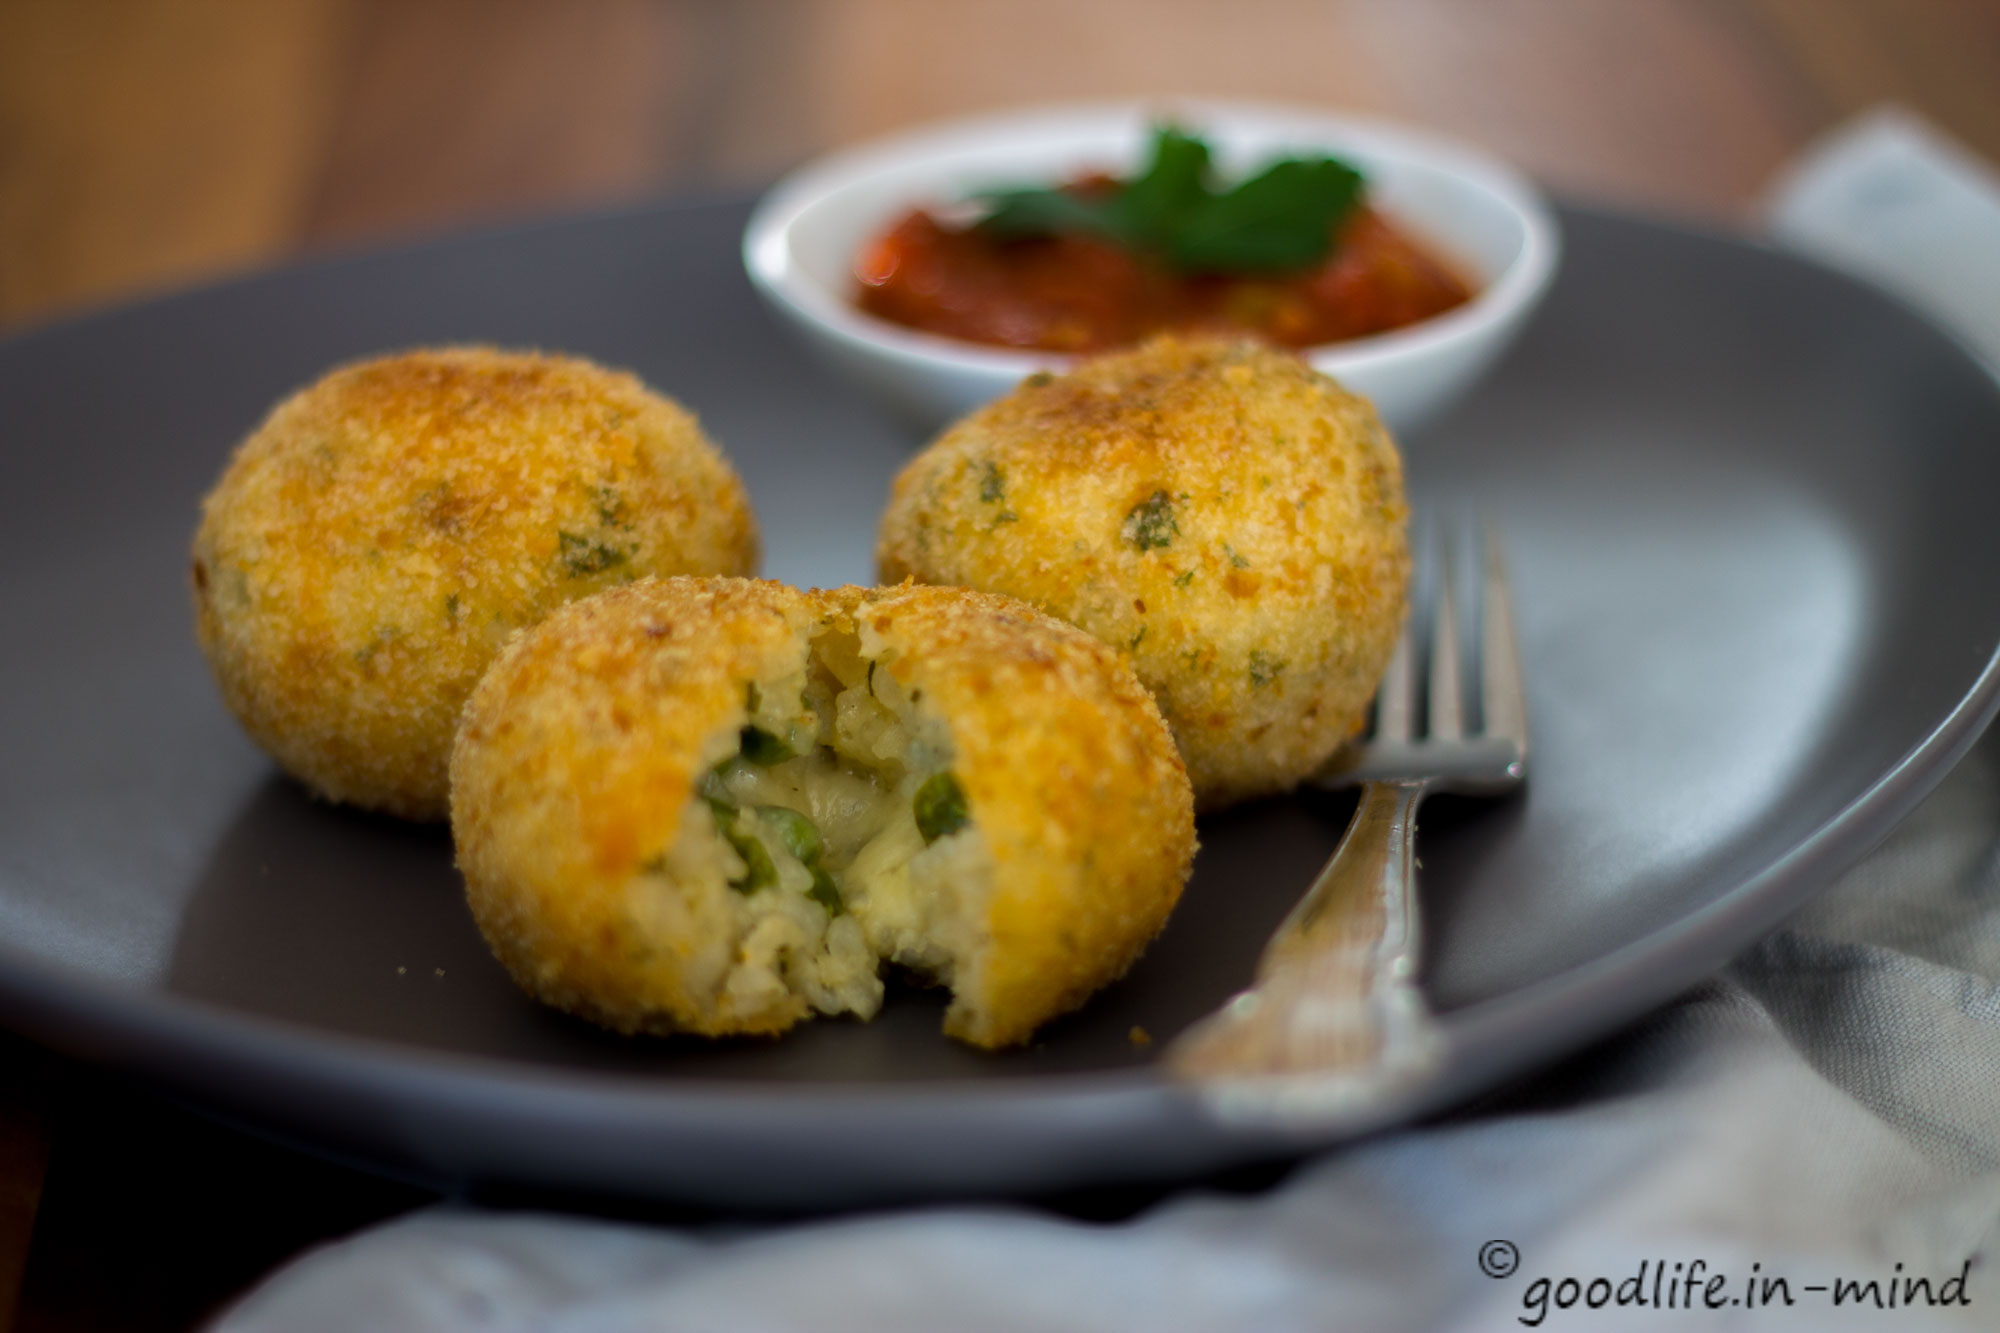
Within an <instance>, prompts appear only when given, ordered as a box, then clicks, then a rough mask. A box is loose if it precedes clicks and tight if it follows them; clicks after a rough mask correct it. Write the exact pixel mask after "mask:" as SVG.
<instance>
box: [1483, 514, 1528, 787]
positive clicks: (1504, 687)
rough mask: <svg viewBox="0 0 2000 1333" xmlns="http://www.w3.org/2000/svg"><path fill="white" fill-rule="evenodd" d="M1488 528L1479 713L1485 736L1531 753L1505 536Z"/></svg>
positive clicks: (1484, 574)
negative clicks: (1502, 539) (1502, 557)
mask: <svg viewBox="0 0 2000 1333" xmlns="http://www.w3.org/2000/svg"><path fill="white" fill-rule="evenodd" d="M1484 526H1485V529H1486V531H1485V547H1486V554H1485V560H1484V570H1483V573H1482V575H1481V580H1480V581H1481V584H1482V587H1483V594H1482V600H1483V602H1484V605H1483V606H1482V607H1481V608H1480V613H1479V622H1480V623H1479V640H1480V642H1479V709H1480V714H1481V716H1482V719H1483V721H1484V724H1485V731H1486V734H1487V735H1489V736H1497V737H1500V738H1501V739H1503V740H1510V741H1513V742H1515V743H1516V744H1517V745H1519V746H1520V747H1521V751H1522V753H1523V754H1524V755H1525V753H1526V752H1527V748H1528V701H1527V698H1526V695H1525V692H1524V691H1523V690H1522V687H1521V652H1520V647H1519V644H1518V643H1517V642H1516V640H1515V637H1514V604H1513V601H1512V599H1511V598H1510V597H1509V596H1508V593H1507V570H1506V567H1505V566H1504V565H1503V564H1502V563H1501V560H1500V534H1499V533H1498V532H1497V531H1495V530H1494V527H1493V525H1492V524H1491V523H1488V524H1486V525H1484Z"/></svg>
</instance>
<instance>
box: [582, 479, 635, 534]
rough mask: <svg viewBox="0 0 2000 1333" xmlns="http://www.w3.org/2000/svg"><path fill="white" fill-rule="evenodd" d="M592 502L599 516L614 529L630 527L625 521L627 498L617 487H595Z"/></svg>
mask: <svg viewBox="0 0 2000 1333" xmlns="http://www.w3.org/2000/svg"><path fill="white" fill-rule="evenodd" d="M590 500H591V503H592V504H593V505H595V506H596V508H597V516H598V517H599V518H601V519H603V520H604V521H605V522H606V523H608V524H610V525H611V526H612V527H614V528H625V527H630V526H631V524H629V523H627V522H626V521H625V497H624V496H622V495H620V494H619V493H618V488H617V487H616V486H609V485H606V486H593V487H591V488H590Z"/></svg>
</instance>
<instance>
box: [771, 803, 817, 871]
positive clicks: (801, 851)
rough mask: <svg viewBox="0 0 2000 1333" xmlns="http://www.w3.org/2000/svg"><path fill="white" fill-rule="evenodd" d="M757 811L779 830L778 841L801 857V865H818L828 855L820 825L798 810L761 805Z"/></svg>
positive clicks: (794, 854) (774, 828) (780, 806)
mask: <svg viewBox="0 0 2000 1333" xmlns="http://www.w3.org/2000/svg"><path fill="white" fill-rule="evenodd" d="M757 813H758V814H759V815H761V816H763V818H764V822H765V823H767V824H769V825H770V826H771V827H772V829H773V830H775V831H776V832H777V835H778V841H779V842H781V843H783V844H784V845H785V850H786V851H788V852H790V853H791V854H792V855H793V856H796V857H798V858H799V863H800V864H801V865H805V866H808V867H810V866H813V865H817V864H818V863H819V859H820V858H821V857H822V856H825V855H826V839H824V838H822V837H820V834H819V826H818V825H817V824H815V823H813V822H812V821H811V820H810V819H807V818H806V817H805V816H804V815H802V814H800V813H799V812H798V811H796V810H792V809H788V808H786V807H785V806H782V805H760V806H758V807H757Z"/></svg>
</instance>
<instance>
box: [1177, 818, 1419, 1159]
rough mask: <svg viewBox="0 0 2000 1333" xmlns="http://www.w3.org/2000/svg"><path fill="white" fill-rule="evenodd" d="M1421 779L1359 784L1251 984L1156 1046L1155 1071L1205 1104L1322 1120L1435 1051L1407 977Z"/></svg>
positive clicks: (1407, 1076) (1401, 1079)
mask: <svg viewBox="0 0 2000 1333" xmlns="http://www.w3.org/2000/svg"><path fill="white" fill-rule="evenodd" d="M1428 785H1429V784H1428V783H1427V782H1424V781H1420V780H1419V781H1408V780H1394V781H1383V782H1371V783H1368V784H1367V785H1366V786H1364V787H1363V788H1362V790H1361V803H1360V805H1359V806H1357V807H1356V808H1355V811H1354V819H1353V821H1352V822H1351V823H1349V825H1348V827H1347V833H1346V835H1345V836H1343V837H1342V838H1341V840H1340V846H1339V847H1338V848H1336V849H1335V850H1334V853H1333V856H1332V858H1331V859H1330V860H1328V862H1327V863H1326V867H1325V869H1323V870H1321V871H1320V873H1319V877H1318V878H1317V879H1315V880H1314V881H1313V883H1312V887H1311V888H1310V889H1308V890H1307V891H1306V895H1305V897H1304V898H1302V899H1300V901H1299V904H1298V906H1296V907H1294V908H1293V909H1292V912H1291V914H1290V915H1289V916H1287V917H1286V918H1285V920H1284V922H1283V923H1282V924H1280V925H1279V927H1278V931H1277V933H1276V934H1275V935H1273V936H1272V938H1271V942H1270V944H1268V945H1267V946H1265V949H1264V956H1263V958H1262V960H1261V961H1260V962H1259V964H1258V968H1257V983H1256V985H1255V986H1254V987H1252V988H1251V989H1250V990H1248V991H1246V992H1244V993H1243V994H1241V995H1239V996H1237V997H1236V998H1235V999H1234V1000H1232V1001H1231V1002H1230V1003H1229V1004H1227V1005H1225V1006H1223V1008H1222V1009H1220V1010H1219V1011H1217V1012H1216V1013H1215V1014H1213V1015H1211V1016H1210V1017H1208V1018H1207V1019H1204V1020H1203V1021H1202V1022H1201V1023H1199V1024H1197V1025H1196V1026H1195V1027H1193V1028H1191V1029H1189V1030H1188V1032H1186V1033H1185V1034H1183V1035H1182V1036H1181V1037H1180V1038H1179V1039H1177V1040H1176V1041H1175V1043H1174V1045H1173V1046H1172V1047H1171V1048H1170V1049H1169V1051H1168V1053H1167V1063H1168V1066H1169V1068H1170V1069H1171V1070H1172V1071H1173V1072H1174V1073H1175V1074H1176V1075H1177V1076H1178V1077H1180V1078H1182V1079H1183V1080H1186V1081H1189V1082H1192V1083H1193V1084H1195V1085H1196V1086H1197V1087H1198V1088H1199V1089H1202V1090H1205V1091H1207V1092H1209V1093H1211V1094H1213V1095H1214V1097H1215V1100H1216V1105H1217V1108H1218V1109H1219V1110H1222V1111H1224V1112H1226V1113H1228V1114H1231V1115H1233V1116H1248V1117H1253V1118H1258V1119H1267V1118H1270V1117H1273V1116H1276V1117H1279V1118H1300V1119H1304V1120H1323V1119H1325V1118H1327V1117H1330V1116H1338V1115H1340V1114H1342V1113H1343V1112H1345V1111H1347V1110H1348V1109H1350V1108H1354V1107H1359V1106H1362V1105H1365V1104H1366V1103H1367V1101H1368V1100H1369V1099H1370V1098H1374V1097H1379V1096H1380V1095H1382V1094H1384V1093H1386V1092H1387V1091H1388V1090H1390V1089H1392V1088H1393V1087H1395V1086H1397V1085H1400V1084H1403V1083H1405V1082H1407V1081H1409V1080H1411V1079H1413V1078H1416V1077H1419V1076H1421V1074H1422V1073H1423V1072H1424V1071H1426V1070H1428V1069H1429V1068H1430V1067H1431V1065H1432V1064H1433V1063H1434V1062H1435V1060H1436V1058H1437V1053H1438V1049H1439V1038H1438V1034H1437V1031H1436V1028H1435V1026H1434V1025H1433V1024H1432V1022H1431V1021H1430V1016H1429V1014H1428V1012H1427V1011H1426V1009H1425V1007H1424V1003H1423V999H1422V997H1421V995H1419V993H1418V991H1417V988H1416V984H1415V982H1416V964H1417V914H1416V895H1415V883H1416V827H1417V806H1418V805H1419V803H1421V802H1422V800H1423V798H1424V794H1425V792H1426V790H1427V788H1428ZM1272 1080H1278V1082H1277V1083H1276V1084H1273V1083H1272V1082H1271V1081H1272Z"/></svg>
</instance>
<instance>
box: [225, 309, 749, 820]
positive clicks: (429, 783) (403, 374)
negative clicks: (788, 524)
mask: <svg viewBox="0 0 2000 1333" xmlns="http://www.w3.org/2000/svg"><path fill="white" fill-rule="evenodd" d="M756 561H757V533H756V525H755V521H754V519H753V518H752V516H751V512H750V506H749V500H748V497H747V495H746V493H745V492H744V489H743V485H742V483H741V482H740V481H739V480H738V479H737V477H736V474H735V473H734V471H732V470H731V469H730V467H729V465H728V463H727V462H725V461H724V460H723V458H722V456H721V455H720V454H719V453H718V452H717V451H716V449H715V448H714V446H713V445H711V444H710V443H709V442H708V441H707V440H706V439H705V438H704V437H703V435H702V433H701V430H700V427H699V426H698V425H697V424H696V422H695V420H694V418H693V417H691V416H689V415H688V414H687V413H686V412H685V411H683V410H682V409H681V408H680V407H679V406H677V405H676V404H674V403H672V402H670V401H669V400H667V399H665V398H662V397H660V396H659V395H657V394H654V393H651V392H649V391H648V390H647V389H646V388H645V386H644V385H642V384H641V383H640V382H639V381H638V380H637V379H636V378H635V377H633V376H631V375H628V374H623V373H618V372H613V371H609V370H605V369H603V368H601V367H598V366H595V365H593V364H591V363H589V362H587V361H581V360H575V359H571V358H564V357H555V356H543V355H538V354H532V353H510V352H501V351H496V350H494V349H491V348H479V347H470V348H444V349H433V350H419V351H412V352H406V353H403V354H401V355H397V356H390V357H384V358H380V359H377V360H371V361H363V362H357V363H355V364H353V365H349V366H345V367H342V368H340V369H338V370H335V371H333V372H331V373H330V374H328V375H327V376H325V377H324V378H323V379H321V380H320V381H319V382H317V383H316V384H314V385H312V386H311V387H309V388H307V389H305V390H303V391H302V392H300V393H298V394H296V395H294V396H293V397H291V398H289V399H287V400H286V401H285V402H283V403H281V404H279V405H278V407H277V408H276V409H275V410H274V411H273V412H272V413H271V415H270V417H269V418H268V419H267V420H266V421H265V422H264V423H263V424H262V425H261V426H259V427H258V428H257V430H256V431H254V432H253V433H252V434H251V435H250V437H249V438H248V439H246V440H245V441H244V442H243V444H242V445H241V446H240V447H239V448H238V449H237V451H236V454H235V456H234V457H233V458H232V460H231V461H230V464H229V467H228V469H227V471H225V472H224V474H223V476H222V479H221V480H220V481H219V482H218V483H217V485H216V487H215V489H214V491H212V492H211V493H210V494H209V496H208V498H207V500H206V501H205V502H204V504H203V509H202V522H201V527H200V530H199V532H198V533H197V534H196V536H195V541H194V550H193V564H192V574H193V584H194V601H195V617H196V632H197V635H198V637H199V639H200V641H201V646H202V649H203V651H204V652H205V653H206V654H207V656H208V660H209V664H210V666H211V667H212V668H213V669H214V671H215V675H216V679H217V681H218V683H219V684H220V686H221V689H222V694H223V697H224V699H225V700H226V701H227V702H228V704H229V707H230V709H231V710H232V711H233V712H234V713H235V714H236V716H237V717H238V718H239V719H240V720H241V721H242V723H243V725H244V727H245V728H246V729H247V730H248V731H249V732H250V734H251V736H252V737H253V738H255V739H256V740H257V742H258V743H259V744H260V745H262V746H263V747H264V748H265V749H266V750H268V751H270V753H271V754H272V755H273V756H274V757H275V758H276V759H277V760H278V761H279V762H280V763H281V764H283V765H284V766H285V767H286V768H287V769H289V770H290V771H291V772H292V773H294V774H295V775H297V776H298V777H300V778H301V779H303V780H304V781H305V782H306V783H307V784H308V785H309V786H311V787H312V788H313V789H314V790H315V791H317V792H318V793H319V794H320V795H322V796H325V797H327V798H328V799H331V800H336V801H345V802H350V803H352V804H355V805H360V806H364V807H369V808H372V809H378V810H383V811H387V812H389V813H392V814H397V815H402V816H405V817H408V818H413V819H437V818H442V817H443V816H444V814H445V811H446V771H445V770H446V763H447V759H448V756H449V753H450V748H451V738H452V730H453V727H454V725H455V723H456V720H457V717H458V710H459V708H460V706H461V704H462V703H463V702H464V699H465V696H466V695H467V694H468V693H469V692H470V691H471V689H472V686H473V684H474V683H475V682H476V681H477V680H478V679H479V675H480V673H481V672H482V671H483V670H484V669H485V667H486V665H487V664H488V663H489V662H490V661H491V660H492V658H493V654H494V653H495V652H496V651H497V650H498V649H499V646H500V644H501V643H502V642H503V641H504V640H505V639H506V637H507V635H508V634H509V633H511V632H512V631H513V630H515V629H516V628H519V627H521V626H525V625H531V624H533V623H535V622H536V621H538V620H540V619H541V618H542V617H543V616H544V615H546V614H547V613H548V612H549V611H550V610H552V609H553V608H554V607H556V606H558V605H561V604H562V603H564V602H566V601H570V600H572V599H574V598H576V597H579V596H584V595H587V594H589V593H592V592H595V591H597V590H598V589H600V588H603V587H606V586H608V585H610V584H613V583H616V582H621V581H624V580H627V579H630V578H632V577H635V576H638V575H644V574H655V573H657V574H672V573H722V574H747V573H750V572H752V571H753V569H754V568H755V565H756Z"/></svg>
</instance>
